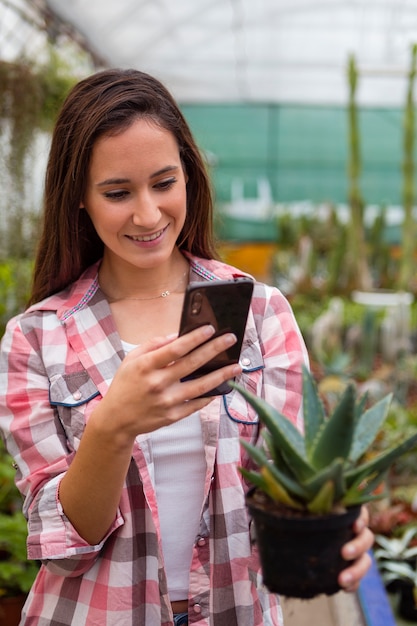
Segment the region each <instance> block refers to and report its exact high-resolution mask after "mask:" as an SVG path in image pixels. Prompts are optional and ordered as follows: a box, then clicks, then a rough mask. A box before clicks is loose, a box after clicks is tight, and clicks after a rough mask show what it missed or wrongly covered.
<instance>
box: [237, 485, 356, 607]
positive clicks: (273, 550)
mask: <svg viewBox="0 0 417 626" xmlns="http://www.w3.org/2000/svg"><path fill="white" fill-rule="evenodd" d="M246 503H247V506H248V509H249V511H250V513H251V515H252V517H253V520H254V523H255V531H256V543H257V545H258V549H259V556H260V560H261V565H262V574H263V581H264V584H265V586H266V587H267V588H268V589H269V591H271V592H272V593H279V594H281V595H284V596H287V597H291V598H304V599H307V598H313V597H315V596H317V595H320V594H326V595H332V594H334V593H337V592H338V591H340V589H341V588H340V586H339V584H338V582H337V577H338V575H339V573H340V572H341V570H342V569H345V568H346V567H347V562H346V560H345V559H343V558H342V556H341V553H340V552H341V548H342V546H343V544H345V543H346V542H347V541H349V540H350V539H352V538H353V537H354V535H355V533H354V531H353V523H354V521H355V519H356V518H357V517H358V515H359V512H360V508H361V507H360V506H356V507H352V508H350V509H349V510H348V511H347V512H346V513H341V514H334V515H320V516H317V515H315V516H311V515H303V514H300V512H298V511H293V510H289V509H286V508H277V506H276V505H275V503H273V502H272V501H271V500H269V498H267V496H264V494H263V493H261V492H257V491H256V490H251V491H249V493H248V495H247V498H246Z"/></svg>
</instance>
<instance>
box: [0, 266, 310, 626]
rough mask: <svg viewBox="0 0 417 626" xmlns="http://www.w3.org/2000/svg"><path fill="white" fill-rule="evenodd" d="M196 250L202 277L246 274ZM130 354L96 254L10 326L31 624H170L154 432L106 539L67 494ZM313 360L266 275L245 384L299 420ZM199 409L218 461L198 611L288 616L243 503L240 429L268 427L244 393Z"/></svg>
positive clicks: (197, 559)
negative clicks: (81, 517) (96, 538)
mask: <svg viewBox="0 0 417 626" xmlns="http://www.w3.org/2000/svg"><path fill="white" fill-rule="evenodd" d="M189 260H190V263H191V270H192V271H191V280H216V279H227V278H232V277H233V276H234V275H242V272H238V271H237V270H235V269H234V268H232V267H230V266H228V265H225V264H223V263H220V262H218V261H207V260H202V259H197V258H195V257H191V256H190V257H189ZM123 357H124V352H123V349H122V345H121V340H120V337H119V335H118V333H117V330H116V328H115V325H114V321H113V318H112V315H111V311H110V308H109V305H108V302H107V300H106V299H105V297H104V295H103V293H102V292H101V290H100V288H99V285H98V281H97V264H96V265H95V266H92V267H91V268H89V269H88V270H87V271H86V272H85V273H84V274H83V275H82V276H81V277H80V279H79V280H78V281H76V282H75V283H74V284H73V285H71V286H70V287H69V288H68V289H67V290H65V291H63V292H61V293H59V294H56V295H53V296H51V297H49V298H47V299H46V300H44V301H42V302H40V303H39V304H36V305H34V306H32V307H31V308H29V309H28V310H27V311H26V312H25V313H23V314H22V315H19V316H17V317H16V318H14V319H12V320H11V321H10V322H9V324H8V327H7V330H6V333H5V335H4V337H3V340H2V348H1V360H0V428H1V430H2V431H3V433H4V434H5V437H6V441H7V446H8V449H9V451H10V453H11V454H12V455H13V457H14V458H15V461H16V463H17V466H18V471H17V477H16V482H17V485H18V487H19V489H20V490H21V492H22V493H23V495H24V497H25V503H24V512H25V514H26V516H27V517H28V527H29V536H28V556H29V558H30V559H39V560H41V561H42V566H41V569H40V572H39V574H38V577H37V579H36V581H35V583H34V585H33V587H32V590H31V592H30V594H29V597H28V600H27V602H26V605H25V608H24V611H23V617H22V622H21V624H22V625H23V624H24V625H26V626H66V625H68V626H70V625H72V626H75V625H76V626H83V625H85V626H94V625H95V626H134V625H135V626H172V623H173V622H172V611H171V606H170V602H169V597H168V593H167V583H166V576H165V572H164V562H163V555H162V551H161V538H160V531H159V521H158V514H157V507H156V497H155V492H154V488H153V484H152V473H153V467H152V466H153V459H152V449H151V446H150V442H149V436H147V435H141V436H139V437H138V438H137V442H136V444H135V446H134V451H133V457H132V460H131V464H130V468H129V470H128V474H127V476H126V481H125V486H124V489H123V492H122V495H121V499H120V505H119V510H118V514H117V516H116V519H115V520H114V523H113V525H112V527H111V528H110V530H109V532H108V534H107V536H106V537H105V538H104V540H103V541H102V542H101V543H100V544H99V545H93V546H92V545H89V544H88V543H87V542H86V541H85V540H84V539H83V538H82V537H80V536H79V535H78V534H77V532H76V530H75V528H74V527H73V526H72V525H71V523H70V522H69V520H68V519H67V518H66V517H65V514H64V512H63V510H62V506H61V504H60V501H59V497H58V486H59V483H60V480H61V479H62V477H63V475H64V474H65V472H66V470H67V469H68V467H69V465H70V463H71V461H72V459H73V456H74V454H75V453H76V450H77V447H78V444H79V441H80V438H81V437H82V433H83V428H84V425H85V422H86V420H88V417H89V415H90V414H91V412H92V411H93V410H94V408H95V407H96V406H97V403H98V402H100V398H101V397H102V396H103V395H104V394H105V393H106V391H107V389H108V387H109V385H110V383H111V381H112V378H113V376H114V373H115V371H116V370H117V368H118V366H119V364H120V362H121V359H123ZM303 362H307V353H306V349H305V346H304V343H303V340H302V338H301V335H300V332H299V329H298V327H297V324H296V322H295V319H294V316H293V313H292V311H291V309H290V307H289V305H288V303H287V301H286V300H285V298H284V297H283V296H282V294H281V293H280V292H279V291H278V290H277V289H275V288H272V287H268V286H265V285H263V284H260V283H256V285H255V290H254V296H253V300H252V307H251V311H250V315H249V319H248V324H247V329H246V334H245V339H244V345H243V349H242V363H243V364H244V366H245V369H244V371H243V373H242V375H241V377H240V379H239V381H238V382H239V383H240V384H241V385H244V386H246V387H247V388H249V389H250V390H251V391H252V392H254V393H255V394H257V395H258V396H263V397H264V398H266V399H267V400H268V401H269V402H271V403H273V404H274V405H275V406H276V408H277V409H279V410H280V411H282V412H283V413H284V414H286V415H288V417H289V419H291V420H293V421H294V423H296V424H297V425H298V426H299V427H301V419H302V418H301V412H302V406H301V405H302V402H301V364H302V363H303ZM200 416H201V424H202V432H203V441H204V451H205V458H206V466H207V472H206V478H205V495H204V507H203V511H202V516H201V522H200V528H199V533H198V536H197V537H196V540H195V544H194V547H193V557H192V563H191V569H190V584H189V597H188V600H189V623H190V624H193V625H196V626H197V625H198V626H278V625H281V624H282V615H281V609H280V606H279V601H278V598H277V596H276V595H273V594H269V593H268V592H267V591H266V589H265V588H264V587H263V586H262V578H261V575H260V570H259V561H258V556H257V551H256V546H253V545H251V540H250V532H249V526H250V521H249V519H248V514H247V510H246V507H245V502H244V494H245V492H246V490H247V485H245V484H244V482H243V479H242V476H241V474H240V473H239V471H238V466H239V465H243V466H245V465H247V464H248V462H249V461H248V459H247V458H246V456H245V454H244V451H243V449H242V447H241V445H240V443H239V439H240V438H241V437H243V438H245V439H247V440H249V441H252V442H254V441H256V440H257V439H258V437H259V427H258V422H257V417H256V415H255V414H254V412H253V410H252V409H251V407H249V406H248V404H247V403H246V402H245V401H244V400H243V398H242V396H241V395H239V394H238V393H237V392H235V391H232V392H231V393H230V394H228V395H226V396H223V397H215V398H214V399H213V400H212V401H211V402H210V404H209V405H208V406H207V407H205V408H204V409H203V410H202V411H201V413H200ZM109 462H111V460H110V461H109ZM184 496H185V494H184ZM172 531H173V533H178V532H181V529H179V528H173V529H172Z"/></svg>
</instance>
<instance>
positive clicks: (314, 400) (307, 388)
mask: <svg viewBox="0 0 417 626" xmlns="http://www.w3.org/2000/svg"><path fill="white" fill-rule="evenodd" d="M303 413H304V424H305V433H304V436H305V446H306V450H307V454H308V455H309V454H310V452H311V448H312V446H313V442H314V440H315V438H316V435H317V433H318V431H319V429H320V427H321V425H322V424H323V422H324V418H325V412H324V407H323V403H322V401H321V399H320V396H319V393H318V389H317V385H316V383H315V380H314V378H313V375H312V374H311V372H310V371H309V370H308V369H307V368H306V367H304V366H303Z"/></svg>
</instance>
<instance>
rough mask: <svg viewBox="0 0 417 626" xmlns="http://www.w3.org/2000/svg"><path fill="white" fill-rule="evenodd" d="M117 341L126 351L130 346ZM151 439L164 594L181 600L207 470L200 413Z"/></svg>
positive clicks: (198, 521)
mask: <svg viewBox="0 0 417 626" xmlns="http://www.w3.org/2000/svg"><path fill="white" fill-rule="evenodd" d="M122 344H123V348H124V350H125V352H128V351H129V350H132V349H133V348H134V347H135V346H133V345H131V344H128V343H126V342H122ZM150 440H151V445H152V454H153V460H154V476H155V485H154V487H155V492H156V498H157V502H158V513H159V521H160V526H161V538H162V550H163V554H164V562H165V571H166V574H167V579H168V592H169V597H170V600H171V601H175V600H186V599H187V598H188V587H189V572H190V565H191V558H192V550H193V545H194V542H195V540H196V536H197V533H198V529H199V526H200V514H201V509H202V504H203V494H204V479H205V474H206V461H205V456H204V444H203V437H202V431H201V422H200V416H199V414H198V413H193V414H192V415H189V416H188V417H185V418H184V419H182V420H180V421H179V422H176V423H175V424H171V425H170V426H164V427H163V428H159V429H158V430H155V431H154V432H152V433H150Z"/></svg>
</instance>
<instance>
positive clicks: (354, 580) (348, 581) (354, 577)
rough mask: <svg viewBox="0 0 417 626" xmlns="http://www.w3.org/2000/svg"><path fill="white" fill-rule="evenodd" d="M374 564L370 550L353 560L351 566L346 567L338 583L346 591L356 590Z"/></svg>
mask: <svg viewBox="0 0 417 626" xmlns="http://www.w3.org/2000/svg"><path fill="white" fill-rule="evenodd" d="M371 564H372V559H371V556H370V554H369V553H368V552H365V554H362V556H361V557H360V558H359V559H357V560H356V561H354V562H353V564H352V565H351V566H350V567H347V568H346V569H344V570H343V571H342V572H341V573H340V574H339V577H338V583H339V585H340V586H341V587H343V589H344V590H345V591H356V590H357V589H358V587H359V583H360V581H361V580H362V578H363V577H364V576H365V574H366V572H367V571H368V570H369V568H370V567H371Z"/></svg>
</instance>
